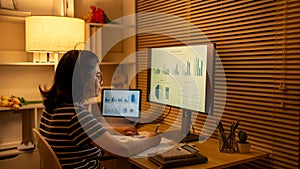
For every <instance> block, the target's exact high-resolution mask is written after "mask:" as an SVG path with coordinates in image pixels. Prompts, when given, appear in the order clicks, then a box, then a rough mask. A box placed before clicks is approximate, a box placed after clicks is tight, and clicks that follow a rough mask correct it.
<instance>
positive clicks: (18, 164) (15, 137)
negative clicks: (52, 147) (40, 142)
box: [0, 105, 42, 169]
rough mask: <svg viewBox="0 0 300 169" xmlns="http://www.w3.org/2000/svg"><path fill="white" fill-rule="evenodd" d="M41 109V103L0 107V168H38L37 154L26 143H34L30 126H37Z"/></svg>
mask: <svg viewBox="0 0 300 169" xmlns="http://www.w3.org/2000/svg"><path fill="white" fill-rule="evenodd" d="M41 111H42V105H31V106H25V107H23V108H21V109H20V110H18V111H13V110H10V108H3V107H1V108H0V124H1V130H0V168H11V169H18V168H31V169H39V168H40V160H39V154H38V152H37V150H36V149H35V148H34V147H33V146H29V144H28V143H29V142H31V143H32V144H34V140H35V139H34V136H33V133H32V128H37V126H38V123H39V118H40V114H41ZM26 144H27V145H28V146H24V145H26Z"/></svg>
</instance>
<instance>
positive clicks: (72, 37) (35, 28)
mask: <svg viewBox="0 0 300 169" xmlns="http://www.w3.org/2000/svg"><path fill="white" fill-rule="evenodd" d="M25 32H26V33H25V36H26V51H29V52H41V51H45V52H66V51H68V50H71V49H74V46H75V45H76V44H77V43H82V42H84V20H83V19H79V18H72V17H63V16H29V17H26V20H25Z"/></svg>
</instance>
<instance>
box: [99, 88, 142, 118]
mask: <svg viewBox="0 0 300 169" xmlns="http://www.w3.org/2000/svg"><path fill="white" fill-rule="evenodd" d="M140 110H141V90H140V89H102V95H101V112H102V116H104V117H129V118H139V117H140Z"/></svg>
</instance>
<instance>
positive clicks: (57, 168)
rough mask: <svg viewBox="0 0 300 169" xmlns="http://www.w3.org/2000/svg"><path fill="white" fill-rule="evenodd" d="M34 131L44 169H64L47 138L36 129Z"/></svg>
mask: <svg viewBox="0 0 300 169" xmlns="http://www.w3.org/2000/svg"><path fill="white" fill-rule="evenodd" d="M32 131H33V133H34V135H35V138H36V142H37V148H38V152H39V154H40V159H41V163H42V167H43V169H62V167H61V165H60V162H59V160H58V158H57V156H56V154H55V152H54V151H53V149H52V147H51V146H50V145H49V144H48V142H47V141H46V140H45V138H44V137H43V136H42V135H41V134H40V133H39V131H38V130H36V129H35V128H33V129H32Z"/></svg>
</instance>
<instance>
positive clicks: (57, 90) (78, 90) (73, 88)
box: [39, 50, 99, 109]
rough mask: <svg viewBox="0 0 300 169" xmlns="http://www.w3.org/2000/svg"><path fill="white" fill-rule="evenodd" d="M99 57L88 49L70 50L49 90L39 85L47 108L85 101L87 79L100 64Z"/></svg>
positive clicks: (59, 66) (59, 64)
mask: <svg viewBox="0 0 300 169" xmlns="http://www.w3.org/2000/svg"><path fill="white" fill-rule="evenodd" d="M98 62H99V60H98V57H97V56H96V55H95V54H94V53H93V52H91V51H88V50H82V51H80V50H70V51H68V52H67V53H65V54H64V55H63V56H62V58H61V59H60V61H59V63H58V65H57V68H56V71H55V76H54V81H53V85H52V86H51V88H50V89H49V90H47V89H42V88H41V87H40V86H39V90H40V93H41V95H42V97H43V100H44V105H45V107H46V109H53V108H56V107H59V106H60V104H73V103H75V102H83V101H84V99H85V95H84V91H85V86H86V84H87V79H88V78H90V77H91V76H93V75H92V70H93V69H95V66H97V65H98Z"/></svg>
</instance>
